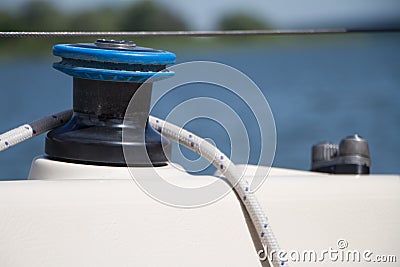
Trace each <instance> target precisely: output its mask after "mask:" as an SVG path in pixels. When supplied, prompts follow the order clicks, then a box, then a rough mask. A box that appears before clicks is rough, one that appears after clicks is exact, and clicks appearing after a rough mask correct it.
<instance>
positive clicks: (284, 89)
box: [0, 34, 400, 180]
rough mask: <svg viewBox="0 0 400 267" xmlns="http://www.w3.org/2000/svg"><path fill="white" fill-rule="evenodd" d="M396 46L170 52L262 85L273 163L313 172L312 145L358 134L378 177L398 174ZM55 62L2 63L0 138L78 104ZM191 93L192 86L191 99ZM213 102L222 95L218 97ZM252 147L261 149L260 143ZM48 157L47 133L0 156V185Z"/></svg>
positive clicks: (358, 41) (357, 37)
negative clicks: (271, 126) (272, 129)
mask: <svg viewBox="0 0 400 267" xmlns="http://www.w3.org/2000/svg"><path fill="white" fill-rule="evenodd" d="M242 40H243V41H242ZM137 42H138V43H140V40H137ZM399 44H400V35H399V34H352V35H326V36H318V37H315V36H306V37H299V36H297V37H296V36H283V37H279V38H274V39H273V40H272V41H270V42H269V41H265V40H264V41H262V42H260V43H257V42H251V43H247V42H246V41H245V39H236V40H233V42H231V45H226V47H224V46H221V45H220V46H218V47H216V48H215V47H213V46H211V47H207V45H205V47H200V48H199V47H196V48H190V47H180V46H179V45H177V46H176V48H175V49H174V47H173V46H169V47H167V48H168V49H169V50H170V51H172V52H174V53H175V54H177V61H178V63H179V62H186V61H192V60H211V61H216V62H221V63H224V64H228V65H230V66H232V67H234V68H237V69H238V70H240V71H242V72H243V73H245V74H246V75H248V76H249V77H250V78H251V79H252V80H253V81H254V82H255V83H256V84H257V85H258V86H259V87H260V89H261V90H262V92H263V94H264V95H265V97H266V98H267V100H268V102H269V104H270V107H271V109H272V112H273V115H274V117H275V122H276V131H277V149H276V156H275V160H274V162H273V166H277V167H285V168H294V169H302V170H308V169H309V168H310V159H311V146H312V144H314V143H316V142H320V141H333V142H339V141H340V139H341V138H343V137H345V136H347V135H350V134H354V133H358V134H360V135H361V136H363V137H364V138H366V139H367V140H368V141H369V144H370V151H371V155H372V173H397V174H398V173H400V164H399V153H400V139H399V137H400V107H399V102H400V45H399ZM153 46H154V45H153ZM155 48H160V49H163V48H165V47H160V46H158V47H157V46H156V47H155ZM0 49H1V48H0ZM48 54H50V51H48ZM54 61H56V58H51V57H47V56H40V57H26V58H23V57H17V55H16V56H15V57H14V56H9V57H6V58H2V59H1V60H0V81H1V82H0V88H1V94H2V95H1V105H0V131H1V132H3V131H6V130H9V129H11V128H13V127H16V126H18V125H20V124H23V123H25V122H29V121H32V120H34V119H37V118H40V117H42V116H45V115H48V114H51V113H54V112H58V111H60V110H65V109H69V108H70V107H71V106H72V90H71V89H72V79H71V78H70V77H68V76H66V75H64V74H62V73H59V72H57V71H55V70H53V69H52V67H51V64H52V62H54ZM191 92H193V90H187V92H186V94H187V95H186V96H187V97H190V94H191ZM205 92H207V90H205ZM213 97H215V98H218V91H217V92H215V91H214V93H213ZM221 99H223V97H222V96H221ZM166 104H168V103H166ZM239 112H240V110H239ZM242 112H244V113H246V110H242ZM188 126H190V127H189V129H190V130H193V131H195V132H196V133H197V134H198V135H200V136H204V137H208V136H211V137H212V136H213V131H214V130H215V131H220V130H221V129H219V128H218V127H209V125H207V121H201V120H199V121H198V123H192V124H191V125H188ZM215 136H217V137H218V136H219V137H221V136H222V137H223V136H224V134H218V133H215ZM222 137H221V138H219V139H218V138H217V139H218V142H217V145H218V146H220V147H221V148H222V150H224V151H227V150H229V145H230V143H229V140H226V138H225V140H224V138H222ZM251 142H252V144H251V145H252V146H255V147H257V145H258V144H257V140H251ZM239 149H240V148H239ZM43 153H44V135H42V136H39V137H37V138H35V139H33V140H30V141H27V142H25V143H23V144H20V145H17V146H15V147H13V148H10V149H8V150H7V151H4V152H2V153H0V179H2V180H8V179H12V180H14V179H23V178H25V177H27V175H28V172H29V168H30V164H31V161H32V159H33V158H34V157H35V156H38V155H41V154H43Z"/></svg>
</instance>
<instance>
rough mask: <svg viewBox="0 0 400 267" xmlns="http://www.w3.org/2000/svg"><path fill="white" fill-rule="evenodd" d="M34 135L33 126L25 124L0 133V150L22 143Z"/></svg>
mask: <svg viewBox="0 0 400 267" xmlns="http://www.w3.org/2000/svg"><path fill="white" fill-rule="evenodd" d="M32 136H33V130H32V127H31V126H30V125H29V124H24V125H22V126H19V127H18V128H15V129H12V130H10V131H8V132H5V133H3V134H1V135H0V151H3V150H5V149H7V148H9V147H12V146H13V145H16V144H18V143H21V142H23V141H25V140H26V139H29V138H31V137H32Z"/></svg>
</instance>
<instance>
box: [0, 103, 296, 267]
mask: <svg viewBox="0 0 400 267" xmlns="http://www.w3.org/2000/svg"><path fill="white" fill-rule="evenodd" d="M71 115H72V111H64V112H60V113H57V114H55V115H53V116H49V117H45V118H43V119H40V120H38V121H35V122H33V123H31V125H32V126H31V125H29V124H24V125H22V126H20V127H18V128H15V129H13V130H10V131H8V132H6V133H4V134H1V135H0V151H2V150H5V149H7V148H9V147H11V146H13V145H16V144H18V143H21V142H23V141H25V140H27V139H29V138H31V137H33V136H35V135H37V134H40V133H43V132H45V131H48V130H51V129H53V128H56V127H58V126H60V125H62V124H64V123H65V121H67V120H68V119H69V118H70V117H71ZM149 122H150V125H151V126H152V127H153V128H154V129H155V130H156V131H157V132H159V133H160V134H161V135H163V136H164V137H167V138H168V139H171V140H173V141H176V142H178V143H180V144H182V145H184V146H186V147H188V148H189V149H191V150H193V151H195V152H196V153H198V154H200V155H201V156H202V157H204V158H206V159H207V160H209V161H210V162H211V163H212V164H213V165H214V166H215V167H216V168H217V169H218V170H220V171H221V173H222V174H224V175H225V177H226V178H227V179H228V182H229V183H230V184H231V185H232V187H233V188H234V190H235V191H236V193H237V194H238V196H239V198H240V201H241V202H242V203H243V205H244V207H245V208H246V210H247V212H248V213H249V216H250V219H251V221H252V222H253V225H254V227H255V229H256V231H257V234H258V237H259V238H260V241H261V244H262V245H263V248H264V250H265V251H264V253H266V255H267V256H268V259H269V260H270V262H271V264H272V265H273V266H274V267H281V266H288V264H287V262H283V261H280V259H279V257H272V258H270V255H271V253H270V252H275V253H278V252H279V251H280V248H279V245H278V242H277V240H276V238H275V236H274V233H273V232H272V229H271V226H270V225H269V223H268V218H267V216H265V214H264V211H263V210H262V207H261V205H260V204H259V203H258V201H257V198H256V196H255V195H254V193H252V192H250V190H249V187H250V185H249V184H248V182H247V181H244V180H243V179H241V175H240V174H239V172H238V171H237V170H236V167H235V165H234V164H233V162H232V161H231V160H230V159H229V158H228V157H227V156H226V155H225V154H224V153H222V152H221V151H220V150H219V149H218V148H216V147H215V146H214V145H212V144H211V143H209V142H208V141H207V140H205V139H203V138H201V137H199V136H197V135H195V134H193V133H191V132H189V131H186V130H184V129H182V128H180V127H178V126H176V125H173V124H171V123H168V122H165V121H163V120H161V119H158V118H155V117H153V116H150V117H149ZM33 128H34V129H33ZM35 129H36V130H35Z"/></svg>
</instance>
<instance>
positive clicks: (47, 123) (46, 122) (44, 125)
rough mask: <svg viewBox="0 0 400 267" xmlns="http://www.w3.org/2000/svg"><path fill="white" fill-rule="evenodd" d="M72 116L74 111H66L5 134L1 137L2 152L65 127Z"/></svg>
mask: <svg viewBox="0 0 400 267" xmlns="http://www.w3.org/2000/svg"><path fill="white" fill-rule="evenodd" d="M71 116H72V110H66V111H62V112H59V113H56V114H53V115H51V116H48V117H44V118H42V119H39V120H37V121H33V122H31V123H29V124H24V125H22V126H19V127H17V128H15V129H12V130H10V131H8V132H5V133H3V134H1V135H0V151H3V150H6V149H7V148H10V147H12V146H14V145H16V144H19V143H22V142H23V141H25V140H27V139H29V138H31V137H33V136H36V135H39V134H42V133H45V132H47V131H50V130H52V129H54V128H57V127H59V126H61V125H64V124H65V123H66V122H67V121H68V120H69V119H70V118H71Z"/></svg>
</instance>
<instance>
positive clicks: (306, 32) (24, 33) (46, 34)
mask: <svg viewBox="0 0 400 267" xmlns="http://www.w3.org/2000/svg"><path fill="white" fill-rule="evenodd" d="M385 32H400V29H396V28H393V29H392V28H370V29H363V28H360V29H351V28H325V29H282V30H279V29H274V30H229V31H110V32H97V31H96V32H89V31H70V32H69V31H55V32H44V31H31V32H28V31H6V32H0V38H21V37H49V38H53V37H121V36H126V37H179V36H189V37H190V36H192V37H213V36H243V35H254V36H257V35H297V34H302V35H314V34H343V33H385Z"/></svg>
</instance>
